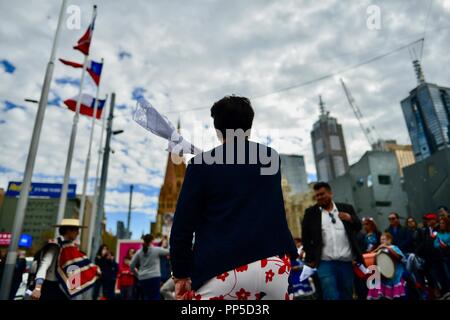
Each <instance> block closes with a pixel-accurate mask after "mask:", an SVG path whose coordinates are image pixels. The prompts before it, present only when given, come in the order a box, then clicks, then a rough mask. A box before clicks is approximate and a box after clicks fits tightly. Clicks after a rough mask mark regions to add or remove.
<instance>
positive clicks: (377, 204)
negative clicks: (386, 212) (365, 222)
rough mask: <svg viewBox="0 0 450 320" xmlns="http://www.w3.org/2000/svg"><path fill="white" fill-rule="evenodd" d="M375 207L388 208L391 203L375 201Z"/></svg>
mask: <svg viewBox="0 0 450 320" xmlns="http://www.w3.org/2000/svg"><path fill="white" fill-rule="evenodd" d="M375 206H376V207H390V206H391V202H390V201H375Z"/></svg>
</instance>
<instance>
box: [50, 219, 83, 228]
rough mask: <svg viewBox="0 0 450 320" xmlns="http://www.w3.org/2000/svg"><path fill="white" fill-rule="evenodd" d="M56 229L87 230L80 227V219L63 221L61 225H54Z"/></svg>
mask: <svg viewBox="0 0 450 320" xmlns="http://www.w3.org/2000/svg"><path fill="white" fill-rule="evenodd" d="M54 227H74V228H87V227H86V226H82V225H80V221H79V220H78V219H62V220H61V223H60V224H57V225H54Z"/></svg>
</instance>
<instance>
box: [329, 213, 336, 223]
mask: <svg viewBox="0 0 450 320" xmlns="http://www.w3.org/2000/svg"><path fill="white" fill-rule="evenodd" d="M328 216H329V217H330V218H331V222H332V223H336V218H335V217H334V214H332V213H328Z"/></svg>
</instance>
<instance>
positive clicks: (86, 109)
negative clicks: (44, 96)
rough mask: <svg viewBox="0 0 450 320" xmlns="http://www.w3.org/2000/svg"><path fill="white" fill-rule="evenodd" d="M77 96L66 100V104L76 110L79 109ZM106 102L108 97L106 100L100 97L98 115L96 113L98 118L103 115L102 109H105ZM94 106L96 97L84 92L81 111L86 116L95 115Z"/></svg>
mask: <svg viewBox="0 0 450 320" xmlns="http://www.w3.org/2000/svg"><path fill="white" fill-rule="evenodd" d="M77 98H78V97H74V98H71V99H67V100H65V101H64V104H65V105H66V106H67V107H68V108H69V109H70V110H72V111H74V112H76V111H77ZM105 102H106V99H104V100H102V99H98V104H97V115H96V118H97V119H100V118H101V117H102V111H103V107H104V106H105ZM94 107H95V98H94V97H93V96H91V95H89V94H85V93H83V94H82V95H81V104H80V113H81V114H83V115H85V116H89V117H93V116H94Z"/></svg>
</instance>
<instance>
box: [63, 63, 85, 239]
mask: <svg viewBox="0 0 450 320" xmlns="http://www.w3.org/2000/svg"><path fill="white" fill-rule="evenodd" d="M87 61H88V56H87V55H85V56H84V62H83V71H82V72H81V81H80V88H79V90H78V98H77V104H76V108H75V115H74V116H73V123H72V132H71V134H70V142H69V150H68V151H67V159H66V168H65V170H64V180H63V186H62V189H61V196H60V198H59V207H58V215H57V218H56V221H57V223H58V222H59V221H61V220H62V219H63V218H64V211H65V210H66V202H67V190H68V187H69V176H70V168H71V166H72V158H73V149H74V147H75V140H76V137H77V129H78V121H79V119H80V106H81V97H82V94H83V84H84V77H85V75H86V66H87ZM57 231H58V230H56V232H55V237H56V236H57V235H58V234H57Z"/></svg>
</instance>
